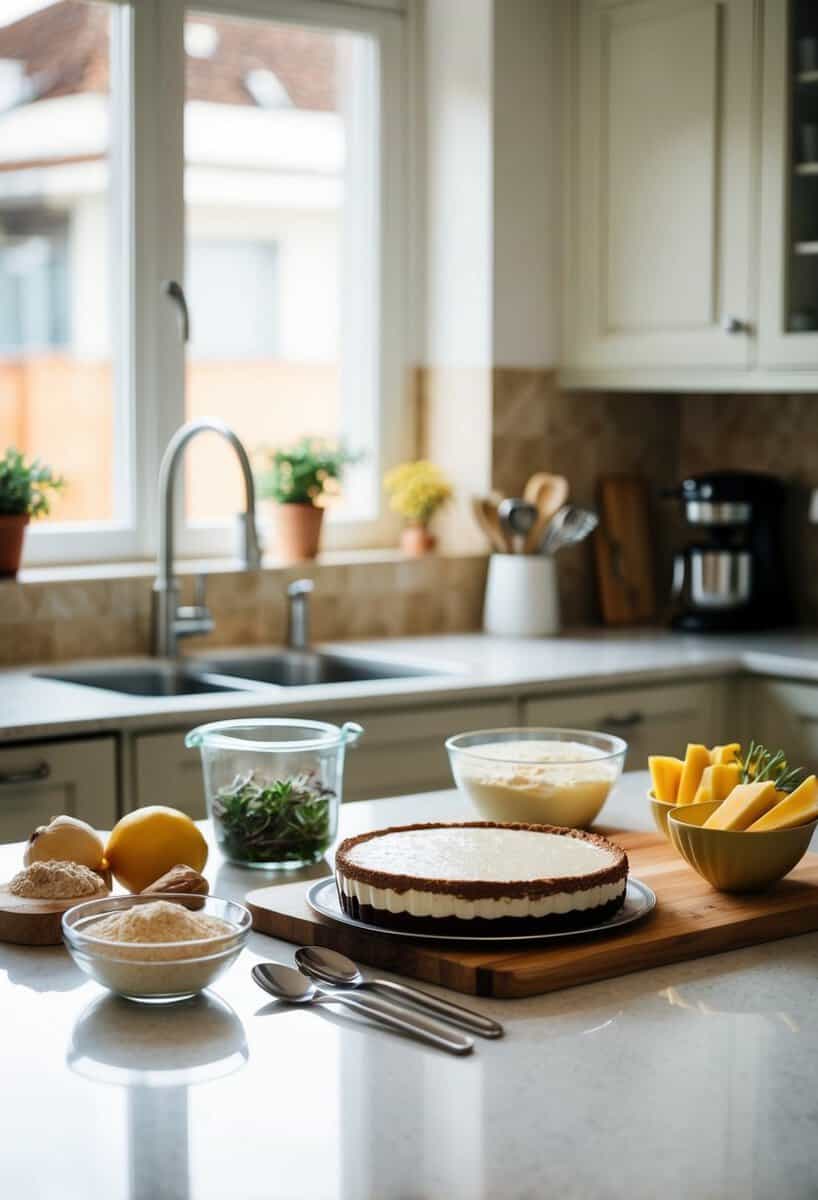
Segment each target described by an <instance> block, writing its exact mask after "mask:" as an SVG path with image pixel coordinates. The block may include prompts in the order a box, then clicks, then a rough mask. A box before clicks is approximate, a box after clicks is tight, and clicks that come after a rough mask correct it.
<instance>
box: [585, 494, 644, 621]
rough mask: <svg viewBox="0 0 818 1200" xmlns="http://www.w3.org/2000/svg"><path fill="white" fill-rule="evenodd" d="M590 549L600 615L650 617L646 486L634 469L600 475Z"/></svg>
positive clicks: (628, 618)
mask: <svg viewBox="0 0 818 1200" xmlns="http://www.w3.org/2000/svg"><path fill="white" fill-rule="evenodd" d="M597 507H598V512H599V527H598V528H597V530H596V532H595V534H594V553H595V556H596V572H597V580H598V584H599V601H600V607H601V609H602V619H603V620H604V622H605V624H606V625H639V624H644V623H649V622H651V621H654V620H655V619H656V586H655V582H654V563H653V554H652V551H651V536H650V524H649V521H648V514H649V502H648V487H647V484H646V482H645V480H644V479H642V478H641V477H640V476H638V475H603V476H602V477H601V478H600V480H599V483H598V505H597Z"/></svg>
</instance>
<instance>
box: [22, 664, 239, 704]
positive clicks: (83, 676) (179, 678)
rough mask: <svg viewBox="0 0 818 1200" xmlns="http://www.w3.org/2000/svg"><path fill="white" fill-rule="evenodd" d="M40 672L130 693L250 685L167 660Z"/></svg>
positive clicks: (178, 692) (43, 675)
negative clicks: (165, 661) (215, 676)
mask: <svg viewBox="0 0 818 1200" xmlns="http://www.w3.org/2000/svg"><path fill="white" fill-rule="evenodd" d="M37 675H38V676H39V677H40V678H41V679H55V680H57V681H58V682H60V683H79V684H81V685H82V686H83V687H93V688H105V690H106V691H109V692H120V693H124V694H125V695H127V696H195V695H199V694H201V693H203V692H235V691H247V689H248V685H247V684H246V683H244V682H243V681H242V680H240V679H221V678H219V679H217V678H214V677H213V676H212V675H209V674H208V673H206V672H204V671H202V670H190V668H188V667H185V666H179V665H177V664H176V663H163V662H152V663H145V664H144V665H143V664H142V663H137V664H134V665H129V666H123V665H121V664H120V665H111V666H88V667H72V668H69V669H67V670H64V671H61V670H55V671H38V672H37Z"/></svg>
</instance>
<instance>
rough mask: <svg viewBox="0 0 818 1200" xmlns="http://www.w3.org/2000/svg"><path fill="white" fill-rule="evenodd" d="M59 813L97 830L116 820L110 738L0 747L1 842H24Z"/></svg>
mask: <svg viewBox="0 0 818 1200" xmlns="http://www.w3.org/2000/svg"><path fill="white" fill-rule="evenodd" d="M58 813H67V814H68V815H69V816H72V817H80V818H82V820H84V821H88V822H89V823H90V824H91V825H94V826H95V827H96V828H97V829H110V828H111V826H112V825H113V824H114V823H115V822H116V819H117V769H116V740H115V739H114V738H113V737H99V738H87V739H77V740H75V741H69V742H56V741H55V742H32V743H30V744H28V745H25V746H7V747H2V748H0V841H3V842H17V841H22V840H24V839H26V838H28V836H29V834H30V833H31V831H32V829H34V828H35V827H36V826H37V825H43V824H46V823H47V822H48V821H49V820H50V818H51V817H53V816H56V815H57V814H58Z"/></svg>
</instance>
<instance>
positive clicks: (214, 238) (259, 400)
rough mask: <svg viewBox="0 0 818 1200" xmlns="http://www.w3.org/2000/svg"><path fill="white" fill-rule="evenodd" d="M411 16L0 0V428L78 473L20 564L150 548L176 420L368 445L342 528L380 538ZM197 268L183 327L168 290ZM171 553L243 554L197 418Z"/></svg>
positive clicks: (221, 468)
mask: <svg viewBox="0 0 818 1200" xmlns="http://www.w3.org/2000/svg"><path fill="white" fill-rule="evenodd" d="M403 80H404V72H403V18H402V15H401V12H400V10H399V7H398V5H397V4H394V3H392V0H383V7H381V6H376V5H369V4H367V3H366V2H364V3H362V4H360V5H356V6H353V5H348V4H345V3H327V2H322V0H215V2H214V3H213V4H204V5H203V4H201V3H198V4H196V5H186V4H185V3H183V0H132V2H131V3H127V2H120V0H54V2H51V3H49V2H47V0H45V2H44V0H9V3H8V4H7V5H5V6H4V9H3V14H2V15H0V301H1V302H2V303H0V312H2V316H0V443H2V446H5V445H6V444H14V445H17V446H19V447H20V448H21V449H22V450H23V451H24V452H25V453H27V454H29V455H37V456H39V457H41V458H43V459H45V460H46V461H47V462H50V463H51V464H52V465H53V466H54V467H55V468H56V469H57V470H60V471H61V472H62V473H63V474H64V475H65V476H66V478H67V481H68V487H67V488H66V490H65V492H64V494H62V495H61V496H60V497H59V499H58V501H57V503H56V504H55V505H54V509H53V513H52V516H51V517H50V518H49V519H48V520H47V521H41V522H38V523H37V524H35V525H32V526H31V528H30V530H29V534H28V538H27V543H26V562H28V563H36V562H60V561H62V562H70V561H82V560H89V559H95V560H98V559H105V558H111V559H114V558H120V559H121V558H129V557H140V556H148V555H151V554H152V553H154V552H155V549H156V537H155V527H156V521H157V512H156V509H157V505H156V495H155V491H156V478H157V473H158V466H159V461H160V458H161V455H162V452H163V450H164V447H165V445H166V444H167V441H168V439H169V437H170V436H171V434H172V433H173V431H174V430H175V429H176V428H177V427H178V426H179V425H180V424H182V422H183V421H185V420H189V419H191V418H194V417H197V416H214V417H220V418H221V419H223V420H225V421H226V422H227V423H228V424H230V425H231V426H232V427H233V428H235V429H236V432H237V433H238V434H239V436H240V437H241V438H242V440H243V441H244V443H245V445H246V446H247V448H248V451H249V452H250V453H251V455H253V454H255V455H257V456H258V458H259V460H261V459H262V458H263V451H264V449H265V448H270V447H274V446H277V445H286V444H289V443H291V442H293V441H295V440H297V439H299V438H301V437H303V436H310V435H314V436H319V437H323V438H327V439H330V440H341V441H343V442H344V444H345V445H347V446H348V447H349V448H350V449H351V450H354V451H357V452H360V455H361V461H360V462H359V463H358V464H357V465H356V466H354V467H353V468H352V469H351V470H350V472H349V475H348V479H347V484H346V486H345V489H344V496H343V499H342V503H341V504H339V506H338V509H337V511H334V512H333V514H332V517H331V520H330V523H329V529H328V538H327V543H328V544H329V545H333V544H334V545H336V546H343V545H365V544H367V543H373V542H377V540H378V539H379V538H380V539H382V538H383V531H384V527H385V521H386V518H385V516H384V514H383V504H382V498H381V495H380V486H379V481H380V477H381V475H382V472H383V470H384V469H385V467H386V466H388V465H389V464H390V463H392V462H394V461H395V459H396V458H397V457H399V456H400V454H401V453H402V452H404V450H405V448H406V447H405V442H404V439H403V436H402V432H401V430H402V427H403V423H404V422H403V416H402V414H403V411H404V408H405V406H403V405H402V403H401V391H402V388H403V386H404V371H403V367H402V360H403V355H402V347H401V330H402V328H403V320H402V316H401V293H402V288H403V280H404V278H405V272H404V270H403V265H402V258H403V245H402V243H403V229H404V220H403V213H402V199H403V180H402V178H401V168H402V163H403V159H404V157H405V156H404V155H403V154H402V153H401V146H402V139H403V127H402V109H403V90H404V82H403ZM170 281H175V282H177V283H179V284H181V285H182V286H183V288H184V293H185V297H186V300H187V306H188V310H189V318H190V320H189V336H188V339H187V341H186V342H185V341H184V340H183V337H182V321H181V319H180V318H181V314H180V312H179V311H178V308H177V305H176V304H175V302H174V301H173V299H172V297H170V296H169V295H168V292H167V287H168V284H169V282H170ZM186 465H187V474H186V478H185V484H184V489H183V492H184V494H183V496H182V497H180V501H179V502H180V506H181V507H180V518H181V523H180V537H179V545H180V549H181V550H182V551H183V552H187V553H190V554H195V555H214V554H230V553H232V551H233V548H234V538H235V527H234V520H233V514H235V513H236V512H239V511H240V510H241V508H242V489H241V484H240V479H239V476H238V471H237V468H236V464H235V461H234V459H233V456H231V455H229V454H227V453H226V452H225V448H224V446H223V444H222V443H221V442H220V440H218V439H216V438H215V437H214V438H212V439H211V438H210V435H205V436H203V437H202V438H200V439H198V440H197V442H194V444H193V445H192V447H191V449H190V452H189V454H188V456H187V464H186Z"/></svg>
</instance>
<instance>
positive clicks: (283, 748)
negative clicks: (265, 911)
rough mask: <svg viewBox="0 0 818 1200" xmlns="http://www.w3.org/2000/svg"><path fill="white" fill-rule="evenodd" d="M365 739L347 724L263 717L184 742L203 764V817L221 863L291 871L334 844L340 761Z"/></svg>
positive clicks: (215, 726) (217, 725)
mask: <svg viewBox="0 0 818 1200" xmlns="http://www.w3.org/2000/svg"><path fill="white" fill-rule="evenodd" d="M362 733H363V729H362V728H361V726H360V725H355V724H353V723H352V722H347V724H346V725H343V726H341V727H340V728H339V726H337V725H329V724H327V723H326V722H325V721H306V720H303V721H302V720H294V719H288V718H279V717H263V718H258V719H256V720H236V721H214V722H213V723H212V724H210V725H200V726H198V728H197V729H193V730H191V732H190V733H189V734H188V735H187V737H186V738H185V745H186V746H188V747H196V748H197V749H198V750H199V751H200V752H201V756H202V770H203V772H204V786H205V798H206V800H207V812H208V816H209V817H210V820H211V822H212V824H213V832H214V835H215V838H216V842H217V844H218V846H219V848H220V850H221V851H222V853H223V854H224V856H225V858H228V859H230V861H231V862H234V863H239V864H240V865H241V866H245V867H259V868H271V867H273V868H279V869H283V870H296V869H297V868H298V867H304V866H307V865H308V864H310V863H314V862H318V861H319V859H321V858H323V857H324V855H325V854H326V852H327V850H328V849H329V848H330V846H331V845H332V843H333V842H334V840H335V835H336V832H337V828H338V806H339V804H340V802H341V795H342V789H343V777H344V755H345V753H346V748H347V746H351V745H354V743H355V742H357V740H358V738H359V737H360V736H361V734H362Z"/></svg>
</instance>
